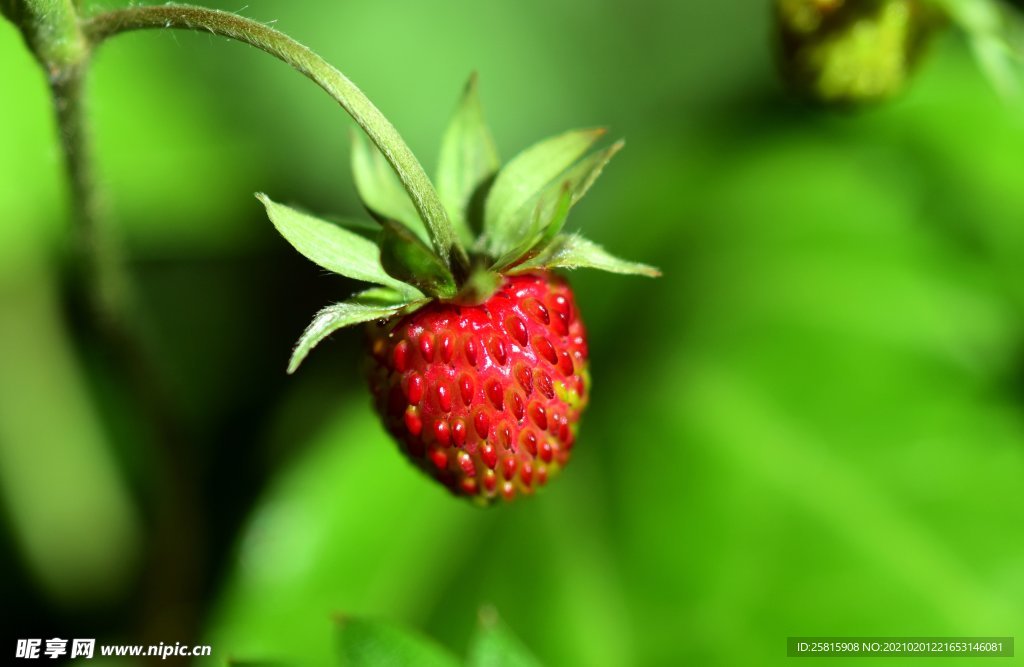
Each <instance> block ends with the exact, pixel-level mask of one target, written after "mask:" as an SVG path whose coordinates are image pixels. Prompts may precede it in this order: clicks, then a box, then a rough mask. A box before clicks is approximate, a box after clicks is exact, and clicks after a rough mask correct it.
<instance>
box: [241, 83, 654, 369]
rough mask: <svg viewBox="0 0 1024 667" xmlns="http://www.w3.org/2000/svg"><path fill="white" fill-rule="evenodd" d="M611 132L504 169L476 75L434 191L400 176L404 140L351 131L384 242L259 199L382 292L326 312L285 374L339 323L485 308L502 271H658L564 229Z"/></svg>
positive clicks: (295, 236)
mask: <svg viewBox="0 0 1024 667" xmlns="http://www.w3.org/2000/svg"><path fill="white" fill-rule="evenodd" d="M604 134H605V132H604V130H602V129H590V130H574V131H570V132H566V133H564V134H560V135H558V136H555V137H552V138H550V139H546V140H544V141H541V142H539V143H537V144H535V145H533V146H531V147H530V148H527V149H526V150H524V151H523V152H521V153H520V154H519V155H517V156H515V157H514V158H512V159H511V160H510V161H509V162H508V163H507V164H506V165H505V166H504V167H503V166H502V165H501V162H500V160H499V158H498V152H497V149H496V148H495V144H494V140H493V138H492V137H491V133H490V131H489V130H488V128H487V125H486V123H485V122H484V118H483V111H482V108H481V106H480V100H479V97H478V95H477V85H476V77H475V76H472V77H471V78H470V80H469V83H468V84H467V85H466V88H465V90H464V92H463V95H462V97H461V99H460V101H459V104H458V106H457V107H456V110H455V114H454V116H453V117H452V120H451V122H450V123H449V125H448V129H447V130H446V132H445V134H444V138H443V140H442V144H441V152H440V159H439V162H438V168H437V172H436V174H435V177H434V180H433V183H431V182H430V181H429V180H427V179H420V180H418V181H415V182H414V181H412V180H410V179H404V180H403V179H400V178H399V177H398V175H397V173H396V170H395V169H394V168H393V166H392V165H393V164H394V160H393V159H389V158H388V156H386V155H385V154H384V152H383V151H393V152H395V153H408V148H406V147H405V145H404V144H401V139H400V138H397V133H396V134H395V135H394V138H393V142H395V143H399V144H401V145H400V146H391V145H388V144H385V145H383V146H381V147H380V148H379V149H378V147H377V146H374V145H371V144H370V142H368V141H367V140H365V139H364V138H363V137H362V136H361V135H360V134H358V133H354V134H353V148H352V171H353V174H354V180H355V184H356V189H357V191H358V193H359V197H360V199H361V200H362V202H363V205H364V206H365V207H366V210H367V211H368V212H369V214H370V216H371V217H372V218H373V219H374V220H376V221H377V223H378V227H379V231H378V233H377V235H376V236H377V238H376V242H374V241H371V240H369V239H368V238H366V236H364V235H363V234H361V233H358V232H357V231H356V230H357V229H358V230H360V231H363V230H364V228H365V225H361V224H358V223H357V224H336V223H334V222H328V221H326V220H322V219H319V218H317V217H314V216H311V215H309V214H306V213H303V212H300V211H297V210H295V209H292V208H289V207H287V206H284V205H282V204H278V203H276V202H274V201H272V200H271V199H270V198H269V197H267V196H266V195H263V194H258V195H257V198H259V200H260V201H261V202H262V203H263V204H264V206H265V207H266V209H267V214H268V216H269V217H270V219H271V221H272V222H273V223H274V226H275V227H276V228H277V230H278V231H279V232H280V233H281V235H282V236H284V237H285V239H286V240H287V241H288V242H289V243H291V245H292V246H293V247H294V248H295V249H296V250H298V251H299V252H300V253H301V254H302V255H304V256H305V257H306V258H308V259H310V260H311V261H313V262H315V263H316V264H318V265H319V266H321V267H323V268H325V269H327V270H329V271H332V272H333V273H337V274H339V275H343V276H346V277H348V278H352V279H355V280H360V281H364V282H368V283H371V284H373V285H375V287H373V288H371V289H369V290H367V291H364V292H361V293H359V294H357V295H355V296H354V297H352V298H351V299H349V300H347V301H344V302H342V303H338V304H335V305H333V306H329V307H327V308H325V309H323V310H321V311H320V312H319V313H318V314H317V315H316V317H315V318H314V320H313V322H312V323H311V324H310V325H309V327H308V328H307V329H306V331H305V333H304V334H303V335H302V337H301V338H300V339H299V342H298V344H297V345H296V348H295V351H294V352H293V355H292V359H291V362H290V364H289V367H288V372H293V371H294V370H295V369H296V368H298V365H299V364H300V363H301V361H302V360H303V359H304V358H305V357H306V355H307V354H308V353H309V351H310V350H311V349H312V348H313V346H315V345H316V344H317V343H319V342H320V341H321V340H323V339H324V338H326V337H327V336H328V335H330V334H331V333H333V332H334V331H336V330H337V329H339V328H341V327H345V326H350V325H353V324H359V323H362V322H369V321H373V320H379V319H388V318H391V317H393V316H395V315H398V314H405V313H408V312H412V311H414V310H416V309H417V308H420V307H422V306H423V305H425V304H427V303H430V302H431V301H437V300H440V301H445V302H453V303H459V304H465V305H473V304H478V303H482V302H483V301H486V300H487V299H488V298H489V297H490V296H491V294H493V293H494V291H495V290H496V289H497V288H498V286H499V285H500V283H501V276H502V275H507V274H515V273H525V272H531V271H545V270H550V269H556V268H563V269H574V268H594V269H601V270H604V271H610V272H613V273H621V274H633V275H644V276H651V277H654V276H658V275H660V274H659V272H658V270H657V269H655V268H653V267H651V266H647V265H645V264H638V263H635V262H628V261H625V260H622V259H618V258H616V257H613V256H612V255H610V254H609V253H607V252H606V251H605V250H603V249H602V248H601V247H600V246H598V245H597V244H595V243H593V242H591V241H587V240H586V239H584V238H582V237H580V236H579V235H577V234H566V233H564V231H563V229H564V225H565V221H566V218H567V216H568V214H569V211H570V209H571V208H572V207H573V206H574V205H575V204H576V203H577V202H578V201H579V200H580V199H582V198H583V196H584V195H585V194H586V193H587V191H588V190H589V189H590V187H591V186H592V185H593V183H594V181H595V180H597V177H598V176H599V175H600V174H601V171H602V170H603V169H604V167H605V165H607V164H608V162H609V161H610V160H611V158H612V157H613V156H614V155H615V154H616V153H617V152H618V151H619V150H620V149H621V148H622V146H623V143H622V142H621V141H618V142H615V143H613V144H612V145H611V146H608V147H606V148H599V149H596V150H592V149H593V148H594V145H595V144H596V143H597V141H598V140H599V139H600V138H601V137H602V136H603V135H604ZM588 151H590V152H588ZM435 186H436V190H435ZM417 202H419V204H417ZM423 202H440V207H433V208H430V209H429V210H430V215H429V219H428V216H425V215H423V211H424V210H425V207H424V205H423Z"/></svg>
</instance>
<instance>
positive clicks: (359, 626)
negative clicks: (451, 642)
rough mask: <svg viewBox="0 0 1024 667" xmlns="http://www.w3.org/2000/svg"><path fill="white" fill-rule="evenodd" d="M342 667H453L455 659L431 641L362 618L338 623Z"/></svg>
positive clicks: (388, 625) (345, 619)
mask: <svg viewBox="0 0 1024 667" xmlns="http://www.w3.org/2000/svg"><path fill="white" fill-rule="evenodd" d="M338 626H339V627H338V652H339V654H340V655H339V657H340V664H341V665H342V667H412V666H415V667H456V666H457V665H458V664H459V663H458V661H457V660H456V659H455V656H453V655H451V654H450V653H448V651H446V650H444V649H443V648H442V647H441V646H439V645H437V644H435V643H434V642H433V641H431V640H429V639H427V638H425V637H421V636H420V635H418V634H415V633H412V632H409V631H408V630H405V629H403V628H400V627H398V626H396V625H393V624H391V623H385V622H383V621H371V620H368V619H364V618H343V619H340V620H339V621H338Z"/></svg>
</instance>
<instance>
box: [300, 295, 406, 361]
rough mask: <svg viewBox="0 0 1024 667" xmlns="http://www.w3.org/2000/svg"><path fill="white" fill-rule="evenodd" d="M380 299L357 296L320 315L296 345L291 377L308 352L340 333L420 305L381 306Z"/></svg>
mask: <svg viewBox="0 0 1024 667" xmlns="http://www.w3.org/2000/svg"><path fill="white" fill-rule="evenodd" d="M378 298H379V295H378V294H371V295H369V298H367V299H366V300H365V301H364V300H362V299H361V298H360V295H356V296H355V297H353V298H352V299H349V300H348V301H343V302H342V303H336V304H334V305H331V306H327V307H326V308H324V309H322V310H321V311H320V312H318V313H317V314H316V316H315V317H314V318H313V321H312V322H310V323H309V326H308V327H306V330H305V331H304V332H302V336H301V337H300V338H299V341H298V342H297V343H296V344H295V349H294V350H293V351H292V357H291V359H290V360H289V361H288V373H294V372H295V371H296V370H297V369H298V368H299V364H301V363H302V361H303V360H304V359H305V358H306V356H307V355H308V354H309V351H310V350H312V349H313V348H314V347H316V346H317V344H318V343H320V341H322V340H323V339H325V338H327V337H328V336H330V335H331V334H332V333H334V332H335V331H337V330H338V329H341V328H342V327H347V326H351V325H353V324H362V323H363V322H369V321H371V320H376V319H387V318H389V317H391V316H392V315H394V314H396V313H397V312H399V311H400V310H402V309H403V308H405V307H407V306H410V305H412V304H415V303H417V302H416V301H406V302H404V303H397V304H381V303H379V301H378Z"/></svg>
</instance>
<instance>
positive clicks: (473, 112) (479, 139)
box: [436, 73, 501, 246]
mask: <svg viewBox="0 0 1024 667" xmlns="http://www.w3.org/2000/svg"><path fill="white" fill-rule="evenodd" d="M500 166H501V161H500V159H499V158H498V148H497V146H495V145H494V138H493V137H492V136H491V131H490V129H488V127H487V123H486V121H485V120H484V114H483V109H482V108H481V106H480V96H479V90H478V87H477V75H476V73H474V74H473V75H472V76H470V78H469V82H468V83H467V84H466V88H465V90H464V91H463V93H462V99H461V100H459V106H458V108H457V109H456V110H455V115H454V116H453V117H452V119H451V122H450V123H449V125H448V129H447V130H446V131H445V134H444V139H443V140H442V142H441V155H440V158H439V159H438V164H437V178H436V181H437V193H438V196H439V197H440V198H441V201H442V202H443V203H444V205H445V208H446V209H447V210H448V217H449V218H450V219H451V221H452V224H453V225H454V226H455V231H456V232H457V233H458V234H459V237H460V238H461V239H462V242H463V243H464V244H465V245H466V246H469V245H471V244H472V243H473V230H472V228H471V225H470V222H471V221H470V220H469V217H468V209H469V205H470V200H471V198H472V197H473V195H474V193H476V191H477V189H478V188H480V186H481V185H482V184H483V183H486V182H487V180H488V179H490V178H491V177H492V176H493V175H494V174H495V173H497V171H498V168H499V167H500ZM478 231H479V230H478Z"/></svg>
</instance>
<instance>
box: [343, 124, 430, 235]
mask: <svg viewBox="0 0 1024 667" xmlns="http://www.w3.org/2000/svg"><path fill="white" fill-rule="evenodd" d="M352 178H353V179H354V180H355V182H356V191H357V192H359V198H360V199H361V200H362V201H363V205H364V206H366V208H367V209H368V210H369V211H370V213H372V214H373V215H374V217H376V218H377V219H378V220H381V219H385V218H387V219H391V220H397V221H398V222H400V223H402V224H403V225H405V226H406V227H408V228H409V229H411V230H412V231H414V232H415V233H416V234H417V235H418V236H419V237H420V238H421V239H423V240H424V241H426V242H429V241H430V237H429V236H428V235H427V228H426V227H424V225H423V221H422V220H421V219H420V215H419V213H417V212H416V207H415V206H413V204H412V200H411V199H409V194H408V193H407V192H406V191H405V189H404V188H403V187H402V183H401V181H399V180H398V177H396V176H395V172H394V171H392V170H391V165H389V164H388V162H387V160H386V159H384V156H383V155H382V154H381V152H380V151H379V150H377V149H376V148H375V147H374V146H372V145H371V144H370V143H369V142H368V141H367V140H366V138H365V137H363V135H362V134H361V133H360V132H356V131H354V130H353V132H352Z"/></svg>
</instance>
